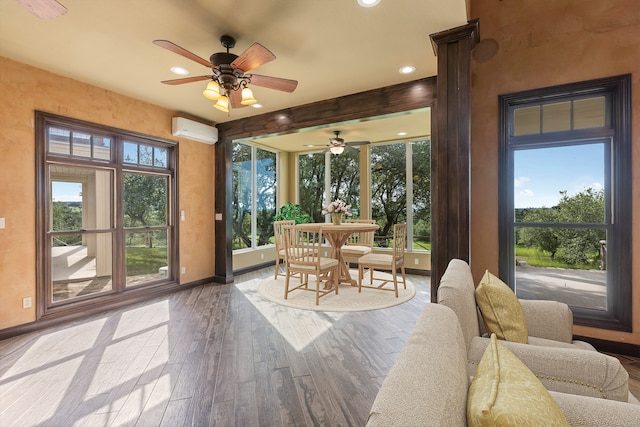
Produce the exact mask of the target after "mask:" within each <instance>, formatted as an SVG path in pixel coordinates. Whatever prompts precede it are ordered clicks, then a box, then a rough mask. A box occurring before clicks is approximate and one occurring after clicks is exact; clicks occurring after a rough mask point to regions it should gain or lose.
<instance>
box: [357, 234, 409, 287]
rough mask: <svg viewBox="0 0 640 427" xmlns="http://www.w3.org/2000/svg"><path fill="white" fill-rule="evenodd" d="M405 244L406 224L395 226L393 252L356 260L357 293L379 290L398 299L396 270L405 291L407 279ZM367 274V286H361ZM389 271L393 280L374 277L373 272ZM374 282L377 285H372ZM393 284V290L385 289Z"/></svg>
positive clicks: (371, 254) (370, 255) (368, 255)
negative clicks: (400, 275)
mask: <svg viewBox="0 0 640 427" xmlns="http://www.w3.org/2000/svg"><path fill="white" fill-rule="evenodd" d="M406 242H407V224H395V225H394V226H393V250H392V252H391V253H390V254H388V253H373V252H372V253H368V254H366V255H363V256H361V257H360V259H359V260H358V292H362V288H370V289H379V290H383V291H392V292H395V295H396V298H398V269H400V271H401V273H402V284H403V285H404V288H405V289H407V279H406V277H405V274H404V251H405V245H406ZM365 270H367V271H368V272H369V285H363V284H362V282H363V279H364V275H365V274H366V271H365ZM375 270H381V271H390V272H391V275H392V277H393V280H391V279H389V278H385V277H374V271H375ZM374 280H376V281H377V282H379V283H380V284H379V285H374V283H373V282H374ZM390 283H393V289H391V288H385V286H386V285H387V284H390Z"/></svg>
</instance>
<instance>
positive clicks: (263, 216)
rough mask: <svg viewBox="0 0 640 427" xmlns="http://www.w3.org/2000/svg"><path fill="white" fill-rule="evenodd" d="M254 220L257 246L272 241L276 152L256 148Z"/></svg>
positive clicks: (274, 210)
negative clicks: (255, 222)
mask: <svg viewBox="0 0 640 427" xmlns="http://www.w3.org/2000/svg"><path fill="white" fill-rule="evenodd" d="M256 168H257V171H256V180H257V185H256V193H257V194H256V205H257V206H256V221H257V224H256V225H257V228H258V230H257V235H258V241H257V242H256V243H257V245H258V246H262V245H268V244H271V243H273V241H272V237H273V216H274V215H275V214H276V153H272V152H270V151H266V150H261V149H257V150H256Z"/></svg>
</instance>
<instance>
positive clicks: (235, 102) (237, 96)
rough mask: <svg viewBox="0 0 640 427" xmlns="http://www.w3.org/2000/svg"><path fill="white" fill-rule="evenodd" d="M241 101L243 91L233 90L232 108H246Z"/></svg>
mask: <svg viewBox="0 0 640 427" xmlns="http://www.w3.org/2000/svg"><path fill="white" fill-rule="evenodd" d="M240 101H242V91H240V90H232V91H231V93H230V94H229V103H230V104H231V108H242V107H246V105H242V104H241V103H240Z"/></svg>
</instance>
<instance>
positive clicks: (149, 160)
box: [138, 144, 153, 166]
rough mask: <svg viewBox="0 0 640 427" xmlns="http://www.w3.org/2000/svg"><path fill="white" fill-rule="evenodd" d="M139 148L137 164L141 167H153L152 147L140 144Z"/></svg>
mask: <svg viewBox="0 0 640 427" xmlns="http://www.w3.org/2000/svg"><path fill="white" fill-rule="evenodd" d="M139 147H140V157H139V158H138V163H139V164H140V165H143V166H153V147H149V146H148V145H142V144H140V145H139Z"/></svg>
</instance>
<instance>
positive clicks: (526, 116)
mask: <svg viewBox="0 0 640 427" xmlns="http://www.w3.org/2000/svg"><path fill="white" fill-rule="evenodd" d="M537 133H540V107H539V106H535V107H524V108H516V109H515V110H514V111H513V135H514V136H518V135H532V134H537Z"/></svg>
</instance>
